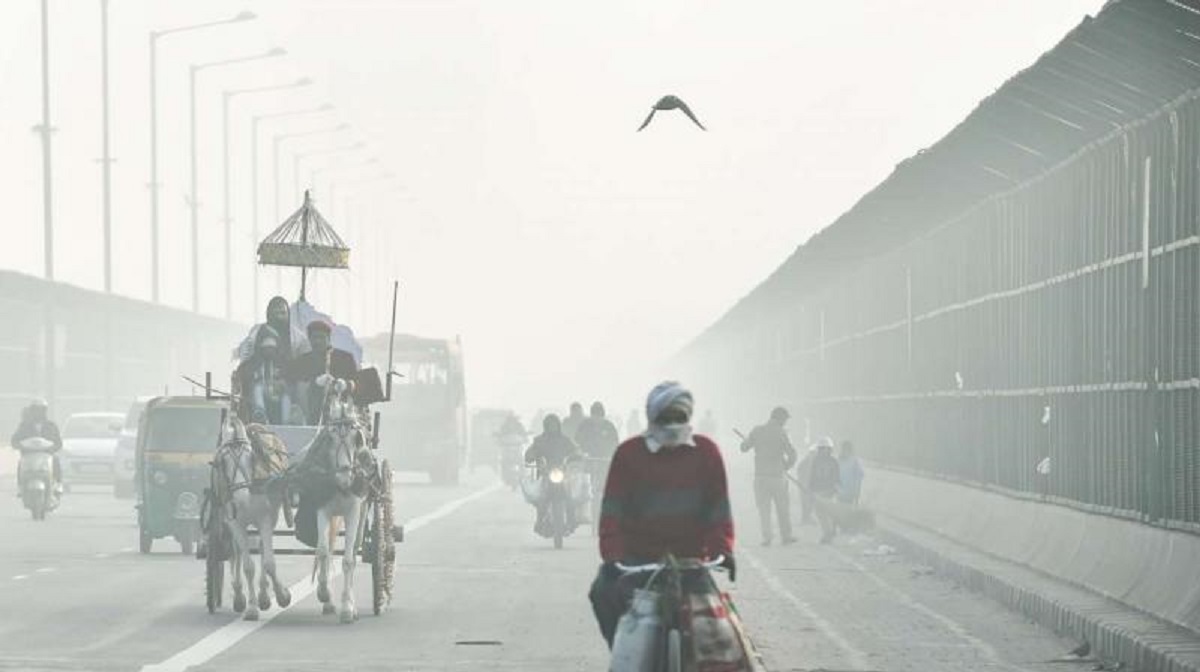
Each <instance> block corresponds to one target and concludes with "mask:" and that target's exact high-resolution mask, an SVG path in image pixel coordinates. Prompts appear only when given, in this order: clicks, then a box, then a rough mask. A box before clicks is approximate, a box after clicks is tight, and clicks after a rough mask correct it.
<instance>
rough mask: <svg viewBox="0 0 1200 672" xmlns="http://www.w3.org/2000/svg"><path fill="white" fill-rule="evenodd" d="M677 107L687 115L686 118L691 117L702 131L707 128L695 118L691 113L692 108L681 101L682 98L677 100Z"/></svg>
mask: <svg viewBox="0 0 1200 672" xmlns="http://www.w3.org/2000/svg"><path fill="white" fill-rule="evenodd" d="M679 109H681V110H683V113H684V114H686V115H687V116H688V119H691V120H692V122H693V123H695V124H696V125H697V126H699V127H700V130H702V131H707V130H708V129H707V128H705V127H704V124H702V123H700V120H699V119H697V118H696V115H694V114H692V108H690V107H688V106H687V103H685V102H683V101H682V100H681V101H679Z"/></svg>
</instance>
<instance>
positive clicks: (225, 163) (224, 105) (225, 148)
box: [221, 77, 312, 319]
mask: <svg viewBox="0 0 1200 672" xmlns="http://www.w3.org/2000/svg"><path fill="white" fill-rule="evenodd" d="M310 84H312V80H311V79H309V78H307V77H302V78H300V79H297V80H296V81H294V82H289V83H287V84H274V85H270V86H255V87H250V88H245V89H230V90H228V91H226V92H225V93H224V95H223V96H222V100H221V176H222V177H221V182H222V184H221V202H222V204H221V213H222V219H223V220H224V224H225V319H231V318H232V317H233V261H232V259H233V250H232V247H231V245H232V242H231V235H232V228H233V215H232V213H231V212H230V205H229V106H230V103H232V102H233V99H234V98H236V97H238V96H241V95H245V94H250V93H266V92H270V91H283V90H286V89H297V88H301V87H305V86H308V85H310ZM251 140H252V141H253V138H252V139H251ZM255 242H256V243H257V239H256V240H255ZM256 275H257V274H256ZM256 314H257V313H256Z"/></svg>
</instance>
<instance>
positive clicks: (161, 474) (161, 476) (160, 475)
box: [151, 471, 167, 485]
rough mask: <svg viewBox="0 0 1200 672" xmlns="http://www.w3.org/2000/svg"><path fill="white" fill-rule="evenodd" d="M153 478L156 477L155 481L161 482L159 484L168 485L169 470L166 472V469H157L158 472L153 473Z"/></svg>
mask: <svg viewBox="0 0 1200 672" xmlns="http://www.w3.org/2000/svg"><path fill="white" fill-rule="evenodd" d="M151 478H153V479H154V482H155V483H157V484H159V485H166V483H167V472H165V471H156V472H154V475H153V476H151Z"/></svg>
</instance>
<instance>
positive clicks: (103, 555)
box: [93, 553, 111, 560]
mask: <svg viewBox="0 0 1200 672" xmlns="http://www.w3.org/2000/svg"><path fill="white" fill-rule="evenodd" d="M109 555H111V554H110V553H97V554H96V555H95V556H93V557H96V558H99V559H101V560H103V559H104V558H107V557H108V556H109Z"/></svg>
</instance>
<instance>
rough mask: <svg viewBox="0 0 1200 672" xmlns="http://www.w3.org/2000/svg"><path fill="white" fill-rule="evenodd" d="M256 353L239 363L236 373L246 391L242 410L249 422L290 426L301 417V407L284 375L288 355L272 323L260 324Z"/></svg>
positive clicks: (241, 414)
mask: <svg viewBox="0 0 1200 672" xmlns="http://www.w3.org/2000/svg"><path fill="white" fill-rule="evenodd" d="M260 326H261V328H260V329H258V333H257V334H256V336H255V344H254V350H253V354H252V355H251V356H250V358H249V359H247V360H245V361H243V362H242V363H241V364H239V365H238V369H237V376H238V381H239V382H240V383H241V389H242V392H243V397H242V412H241V413H240V414H239V415H240V416H241V417H242V418H245V419H247V420H248V421H249V422H256V423H260V424H270V425H287V424H293V423H294V422H298V421H300V420H301V417H298V416H300V414H301V413H302V411H301V409H300V408H297V407H295V406H294V405H293V402H292V393H291V386H290V385H289V384H288V382H287V380H286V379H285V377H284V371H285V370H286V366H287V358H286V355H284V354H283V352H282V351H281V348H280V347H279V340H280V338H279V335H278V334H277V333H276V332H275V330H274V329H273V328H271V327H270V326H269V325H266V324H263V325H260Z"/></svg>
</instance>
